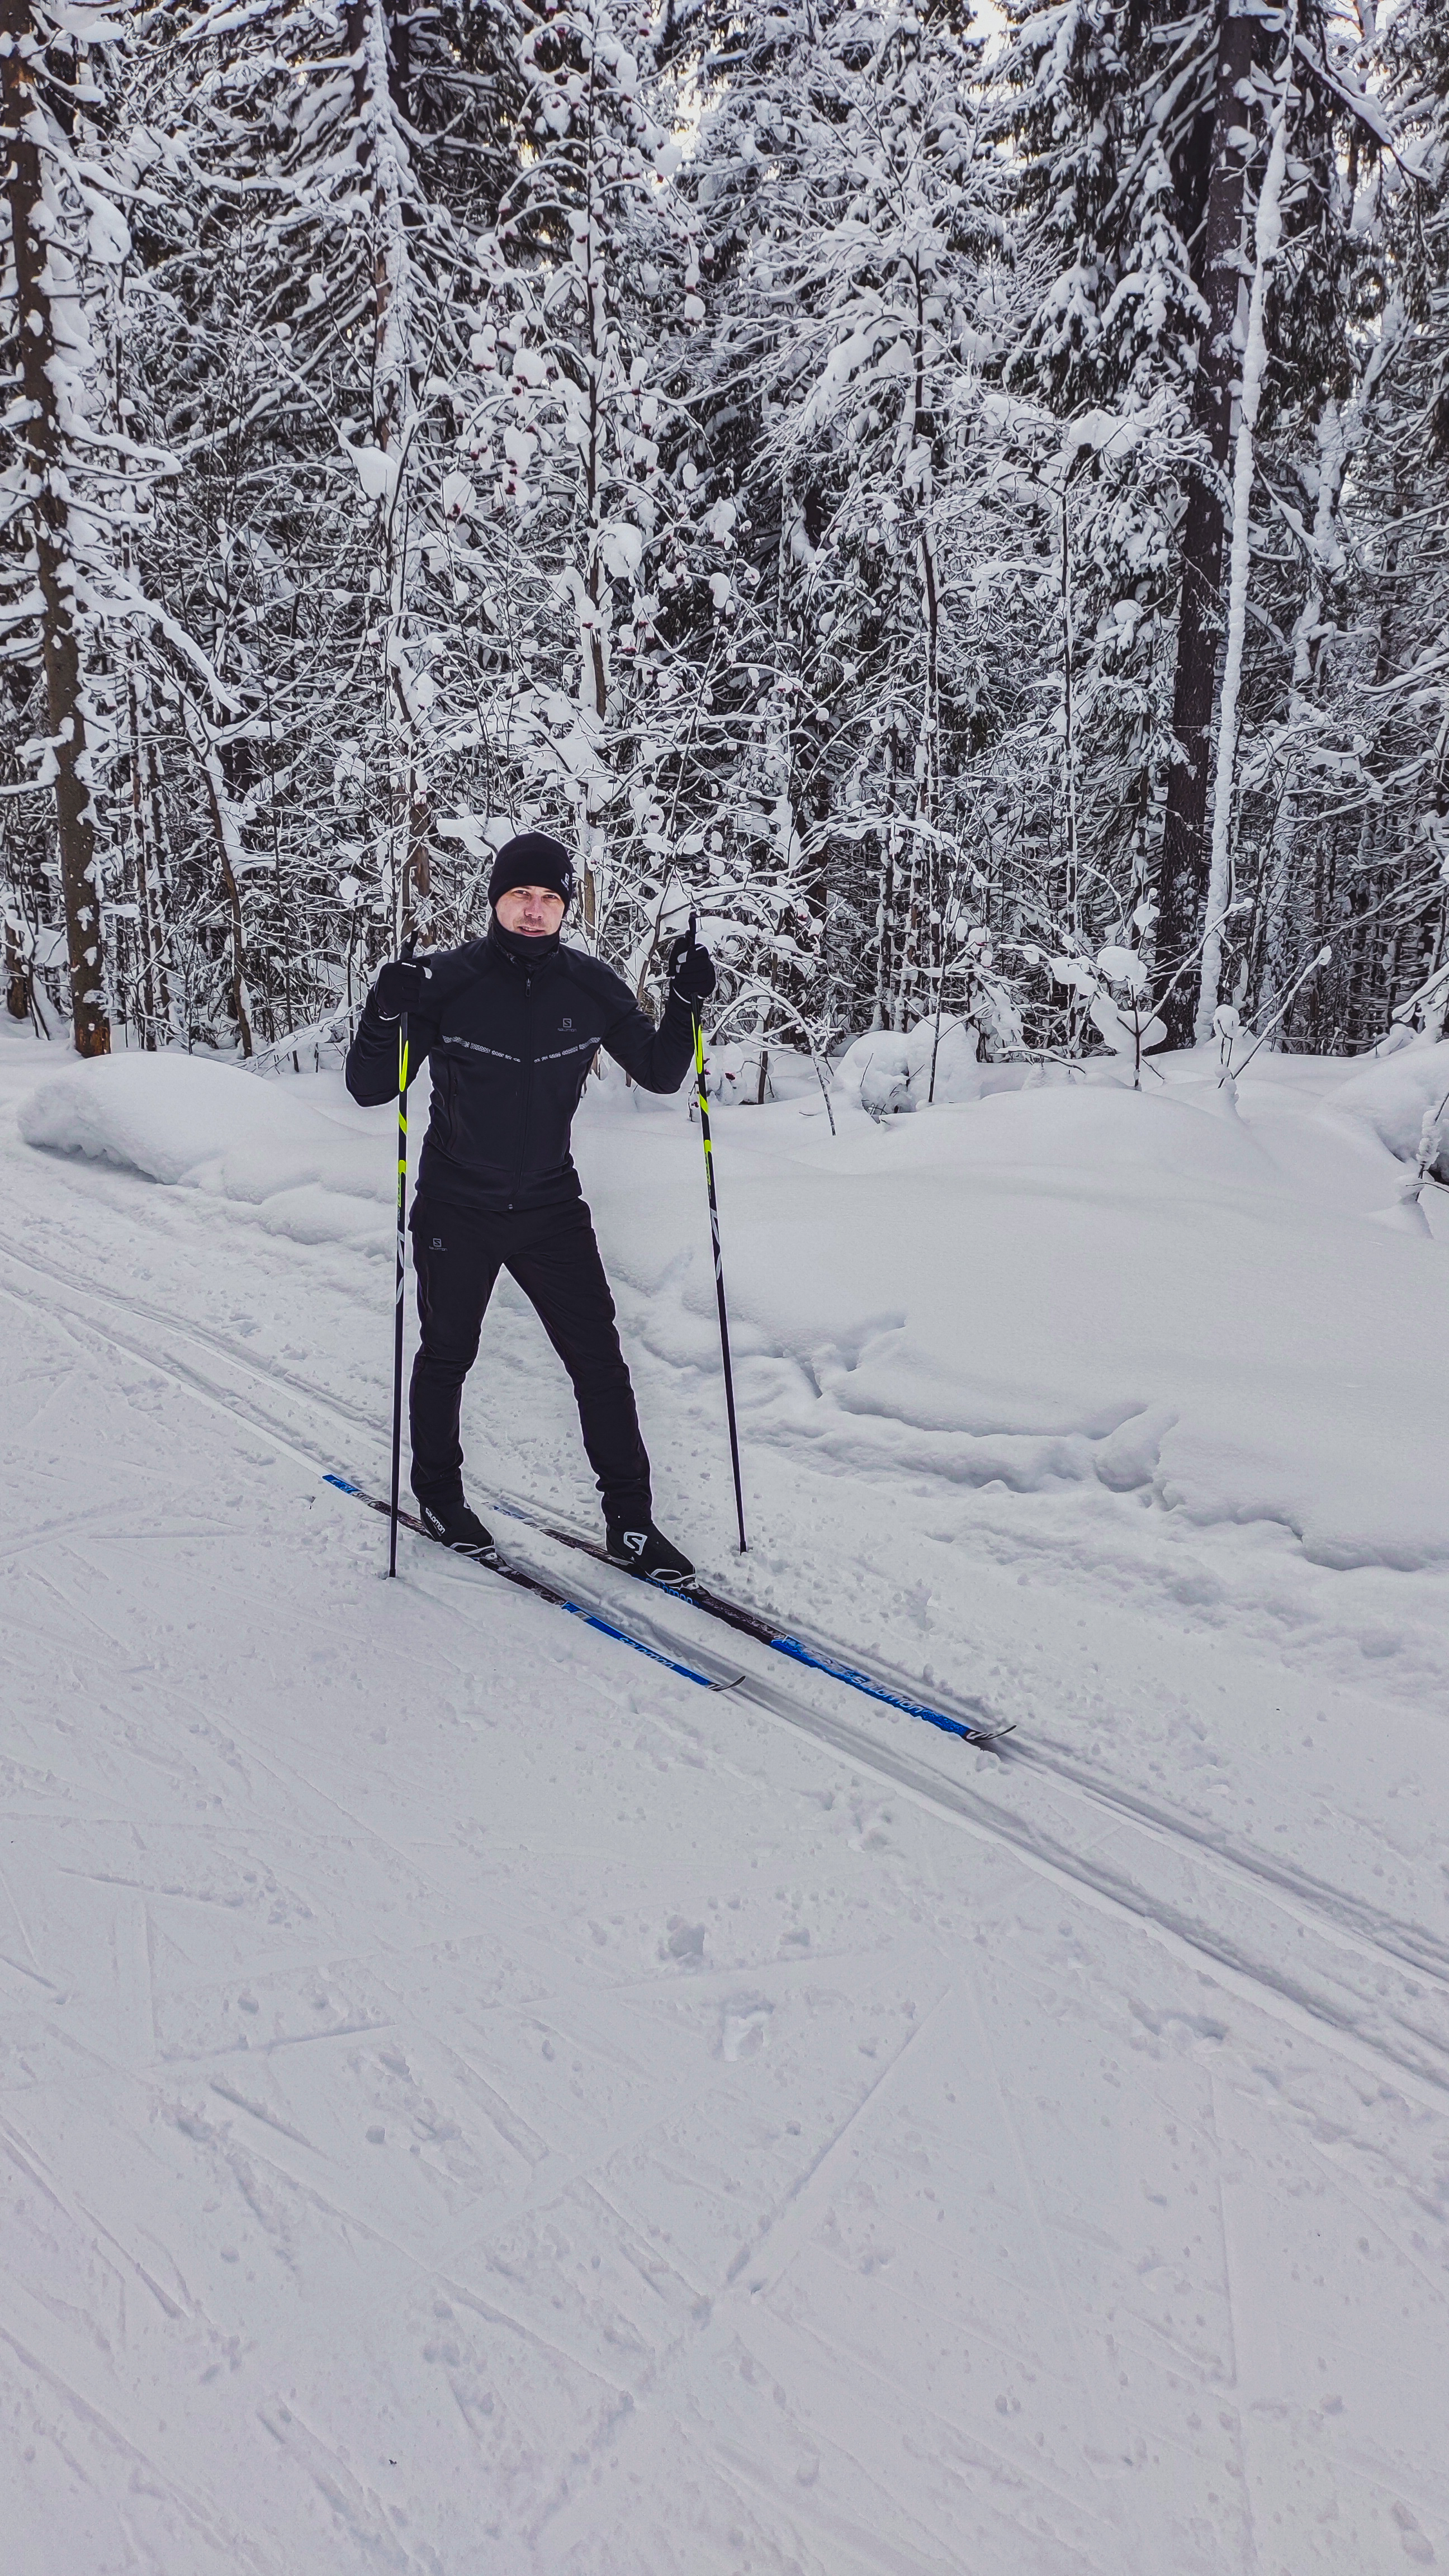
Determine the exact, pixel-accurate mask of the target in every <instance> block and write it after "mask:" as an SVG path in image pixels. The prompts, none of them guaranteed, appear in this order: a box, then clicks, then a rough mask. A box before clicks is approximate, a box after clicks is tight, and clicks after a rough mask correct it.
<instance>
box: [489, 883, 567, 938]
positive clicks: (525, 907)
mask: <svg viewBox="0 0 1449 2576" xmlns="http://www.w3.org/2000/svg"><path fill="white" fill-rule="evenodd" d="M493 909H494V911H495V912H496V913H497V915H498V919H499V921H500V923H501V924H502V926H503V928H504V929H505V930H511V931H512V932H513V933H514V935H515V937H516V938H519V939H548V938H551V937H552V935H553V933H554V931H556V930H557V928H558V926H559V923H560V922H561V921H562V919H563V917H564V907H563V897H562V896H561V895H557V894H555V893H554V892H553V890H552V888H551V887H549V886H510V887H509V889H508V892H507V894H501V895H500V896H499V898H498V901H497V903H496V904H495V905H494V907H493Z"/></svg>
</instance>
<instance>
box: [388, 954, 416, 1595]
mask: <svg viewBox="0 0 1449 2576" xmlns="http://www.w3.org/2000/svg"><path fill="white" fill-rule="evenodd" d="M416 946H417V941H416V939H415V938H411V939H405V940H404V941H403V949H402V953H403V956H404V957H405V958H411V956H412V953H413V950H414V949H415V948H416ZM407 1195H408V1015H407V1013H406V1011H404V1012H402V1013H401V1015H400V1017H399V1019H398V1024H397V1291H396V1295H395V1296H394V1299H393V1327H392V1503H391V1506H390V1510H389V1522H390V1526H389V1530H388V1541H387V1570H388V1573H389V1574H390V1575H393V1574H396V1572H397V1496H398V1481H399V1478H400V1476H401V1473H402V1382H403V1291H404V1288H405V1286H406V1283H407V1228H406V1225H405V1223H404V1219H405V1217H406V1214H407Z"/></svg>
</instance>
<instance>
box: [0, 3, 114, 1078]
mask: <svg viewBox="0 0 1449 2576" xmlns="http://www.w3.org/2000/svg"><path fill="white" fill-rule="evenodd" d="M0 34H3V36H4V38H5V48H4V53H3V56H0V94H3V99H4V126H3V130H0V136H3V144H4V150H5V156H6V157H5V167H4V179H3V184H4V191H5V198H6V203H7V206H8V209H9V215H10V240H11V248H12V252H13V255H14V261H15V298H16V321H17V331H16V339H17V342H18V346H19V352H20V380H21V386H22V390H23V394H24V402H25V411H26V414H27V417H26V419H25V420H24V422H23V424H19V425H17V435H18V437H19V440H20V444H21V447H22V450H23V453H24V458H25V471H26V482H27V486H28V493H29V500H30V519H31V525H32V528H33V530H34V534H35V551H36V580H37V584H38V587H39V591H40V602H41V614H40V632H41V660H42V665H43V668H44V672H45V697H46V715H47V718H48V722H49V738H50V740H49V747H50V756H51V759H52V761H53V762H54V786H55V819H56V838H57V842H58V845H59V852H60V882H61V893H62V898H63V900H64V904H65V931H66V946H67V949H68V951H69V956H70V989H71V1016H72V1027H73V1031H74V1036H75V1045H76V1052H77V1054H78V1055H85V1056H91V1055H109V1053H110V1048H111V1028H110V1021H109V1019H108V1018H107V1016H106V1005H105V992H104V987H103V983H102V974H101V907H100V892H99V885H98V881H97V869H96V822H95V807H94V804H93V803H92V800H91V790H90V778H89V766H90V764H89V756H88V753H87V747H86V719H85V693H84V684H83V679H82V672H81V651H80V631H79V627H78V624H77V619H76V601H75V565H74V562H73V559H72V553H71V530H70V504H69V498H68V484H67V480H66V459H65V442H64V438H63V435H62V430H61V420H60V396H59V393H58V390H57V385H56V375H57V363H56V362H57V349H56V336H55V317H54V314H53V311H52V297H53V296H54V294H55V292H56V286H55V280H54V278H53V277H52V274H51V264H50V218H51V210H50V208H49V207H48V206H47V205H46V202H45V174H44V171H43V168H42V164H41V151H40V145H39V142H38V141H37V139H36V136H37V128H38V127H39V125H40V121H41V114H42V111H41V108H40V104H39V101H38V100H37V97H36V92H35V82H34V78H33V74H32V60H31V54H28V53H23V52H22V51H21V47H22V45H24V46H26V47H28V48H30V49H31V53H33V51H34V49H36V48H37V46H38V43H39V38H38V35H37V30H36V29H35V27H34V26H33V24H32V21H31V12H30V9H29V7H28V5H27V0H0Z"/></svg>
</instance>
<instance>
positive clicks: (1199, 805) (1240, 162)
mask: <svg viewBox="0 0 1449 2576" xmlns="http://www.w3.org/2000/svg"><path fill="white" fill-rule="evenodd" d="M1219 10H1220V17H1219V25H1218V64H1217V102H1216V109H1215V113H1214V118H1213V135H1212V162H1211V168H1210V171H1209V175H1208V191H1207V215H1206V223H1205V235H1204V243H1203V292H1204V295H1205V297H1206V301H1207V306H1208V314H1209V321H1208V328H1207V333H1206V337H1205V339H1204V341H1203V342H1202V344H1201V346H1200V349H1199V356H1198V378H1197V400H1196V404H1195V407H1194V410H1195V426H1196V427H1197V429H1198V431H1199V432H1200V434H1201V435H1202V436H1203V437H1204V438H1205V440H1206V442H1207V446H1208V449H1209V452H1210V454H1211V457H1212V463H1213V468H1214V469H1215V470H1214V471H1213V472H1212V473H1210V474H1209V473H1202V474H1194V475H1192V476H1190V477H1189V480H1188V487H1187V514H1186V518H1185V521H1184V525H1183V536H1182V604H1181V607H1180V609H1179V612H1178V626H1177V672H1176V678H1175V682H1174V686H1173V698H1172V731H1173V739H1174V753H1173V760H1172V767H1171V770H1170V773H1169V776H1168V787H1167V821H1166V828H1165V830H1164V834H1163V843H1162V861H1161V870H1160V874H1159V879H1158V897H1159V906H1160V909H1159V914H1158V923H1157V956H1158V963H1159V966H1160V967H1162V968H1164V969H1165V970H1166V972H1167V973H1168V974H1169V975H1176V974H1177V973H1178V969H1179V968H1180V967H1181V966H1183V964H1184V963H1185V961H1186V960H1187V958H1188V957H1189V956H1190V955H1191V953H1192V950H1193V948H1194V946H1195V945H1196V942H1197V939H1198V937H1199V934H1200V931H1201V925H1202V908H1203V904H1204V901H1205V900H1206V895H1207V882H1208V867H1209V847H1208V777H1209V772H1210V769H1211V765H1212V735H1213V709H1214V701H1215V697H1216V692H1217V662H1218V644H1219V640H1220V624H1221V619H1220V607H1221V592H1222V577H1223V536H1224V520H1223V475H1224V472H1225V470H1226V466H1227V461H1228V452H1229V448H1230V446H1231V443H1232V429H1233V394H1234V385H1235V380H1236V376H1237V372H1238V350H1237V345H1236V343H1237V331H1236V324H1237V319H1238V310H1239V304H1240V301H1241V296H1242V289H1243V283H1244V272H1243V218H1244V213H1245V206H1246V196H1247V175H1248V156H1247V152H1246V150H1245V148H1244V145H1243V143H1242V142H1241V141H1239V140H1238V139H1237V138H1238V136H1240V135H1242V134H1244V133H1245V132H1246V127H1247V119H1248V115H1249V112H1250V111H1249V106H1248V102H1247V100H1246V99H1244V98H1242V97H1240V96H1239V89H1240V87H1241V84H1242V83H1243V82H1244V80H1245V79H1246V78H1247V75H1248V74H1249V72H1250V71H1251V70H1252V68H1253V65H1254V63H1255V61H1256V59H1257V53H1258V46H1259V27H1260V22H1259V20H1258V18H1257V17H1256V16H1253V17H1250V16H1249V15H1248V14H1247V8H1246V0H1219ZM1160 1007H1161V1011H1162V1016H1163V1018H1164V1020H1165V1021H1166V1023H1167V1036H1168V1044H1169V1045H1170V1046H1190V1045H1191V1044H1192V1036H1193V1022H1194V1018H1195V1016H1196V1010H1197V993H1196V989H1195V987H1194V985H1193V981H1192V978H1191V977H1190V976H1188V975H1186V974H1184V975H1182V976H1181V978H1180V980H1179V981H1178V983H1177V984H1176V986H1175V988H1174V990H1173V991H1172V992H1170V993H1169V994H1168V995H1167V996H1166V998H1165V1000H1164V1001H1163V1003H1162V1004H1161V1006H1160Z"/></svg>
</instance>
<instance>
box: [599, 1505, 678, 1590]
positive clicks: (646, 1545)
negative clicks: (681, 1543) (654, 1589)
mask: <svg viewBox="0 0 1449 2576" xmlns="http://www.w3.org/2000/svg"><path fill="white" fill-rule="evenodd" d="M604 1544H605V1547H606V1549H607V1551H608V1554H609V1556H610V1558H611V1559H612V1561H613V1563H614V1564H615V1565H626V1566H627V1567H628V1569H629V1572H630V1573H631V1574H642V1575H644V1576H646V1577H647V1579H648V1580H649V1581H650V1582H651V1583H672V1584H686V1583H692V1582H693V1581H694V1568H693V1566H692V1565H691V1564H690V1562H689V1559H688V1557H687V1556H686V1555H685V1553H684V1550H683V1548H682V1547H675V1546H674V1545H673V1543H672V1542H671V1541H670V1540H669V1539H667V1538H665V1537H664V1536H663V1535H662V1533H661V1532H660V1531H659V1530H657V1529H656V1528H655V1526H654V1523H653V1522H652V1521H649V1520H646V1521H641V1522H639V1523H637V1524H636V1525H635V1526H634V1527H633V1528H632V1529H631V1528H630V1527H629V1525H628V1523H627V1522H625V1521H609V1522H608V1523H607V1524H606V1536H605V1541H604Z"/></svg>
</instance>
